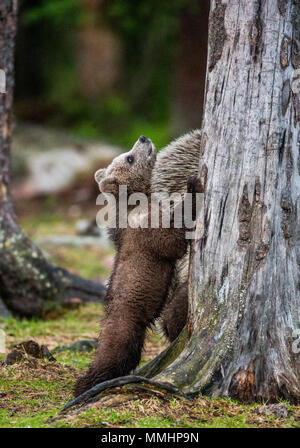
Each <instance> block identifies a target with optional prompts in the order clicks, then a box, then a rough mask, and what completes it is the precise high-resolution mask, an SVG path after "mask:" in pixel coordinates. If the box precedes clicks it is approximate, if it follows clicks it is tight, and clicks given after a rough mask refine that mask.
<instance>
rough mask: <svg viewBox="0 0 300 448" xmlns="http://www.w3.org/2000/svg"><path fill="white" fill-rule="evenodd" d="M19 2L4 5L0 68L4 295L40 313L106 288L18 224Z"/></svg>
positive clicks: (99, 295)
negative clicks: (14, 151) (61, 264)
mask: <svg viewBox="0 0 300 448" xmlns="http://www.w3.org/2000/svg"><path fill="white" fill-rule="evenodd" d="M16 23H17V1H16V0H2V1H1V4H0V68H1V69H2V70H4V71H5V73H6V93H0V298H1V299H0V300H1V302H2V306H1V309H2V310H4V311H3V312H2V314H3V313H5V307H3V303H4V304H5V305H6V307H7V308H8V309H10V310H12V311H15V312H17V313H19V314H21V315H27V316H32V315H42V314H43V312H44V311H45V309H47V308H48V307H49V305H50V304H51V303H60V304H64V303H65V302H67V301H68V299H69V298H71V297H77V298H80V299H82V300H84V301H87V300H99V299H103V297H104V294H105V288H104V287H103V286H102V285H99V284H97V283H95V282H89V281H87V280H83V279H80V278H79V277H77V276H75V275H72V274H69V273H68V272H67V271H65V270H64V269H60V268H57V267H55V266H52V265H51V264H50V263H49V262H48V261H47V260H46V259H45V258H44V257H43V255H42V253H41V252H40V250H39V249H38V248H37V247H35V245H34V244H33V243H32V242H31V241H30V240H29V239H28V238H27V237H26V236H25V235H24V233H23V232H22V231H21V229H20V228H19V226H18V224H17V220H16V217H15V214H14V210H13V206H12V202H11V197H10V158H9V154H10V142H11V122H12V103H13V85H14V59H13V53H14V41H15V35H16Z"/></svg>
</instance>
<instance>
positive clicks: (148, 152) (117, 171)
mask: <svg viewBox="0 0 300 448" xmlns="http://www.w3.org/2000/svg"><path fill="white" fill-rule="evenodd" d="M155 161H156V150H155V146H154V145H153V143H152V142H151V140H149V139H148V138H146V137H144V136H143V135H141V136H140V138H139V139H138V141H137V142H136V143H135V145H134V146H133V148H132V149H131V150H130V151H128V152H126V153H123V154H121V155H119V156H118V157H115V158H114V160H113V161H112V162H111V164H110V165H109V166H108V167H107V168H102V169H100V170H98V171H97V172H96V173H95V180H96V182H97V183H98V185H99V189H100V191H101V192H102V193H112V194H114V195H117V194H118V191H119V185H126V186H127V192H128V194H131V193H148V192H149V190H150V182H151V172H152V169H153V167H154V164H155Z"/></svg>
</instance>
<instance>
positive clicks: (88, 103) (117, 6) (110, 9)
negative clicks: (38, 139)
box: [16, 0, 199, 147]
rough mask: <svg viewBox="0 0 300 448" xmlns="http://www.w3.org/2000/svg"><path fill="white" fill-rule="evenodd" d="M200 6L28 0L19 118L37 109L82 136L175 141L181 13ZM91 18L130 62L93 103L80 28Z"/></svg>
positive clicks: (20, 50) (20, 52) (20, 55)
mask: <svg viewBox="0 0 300 448" xmlns="http://www.w3.org/2000/svg"><path fill="white" fill-rule="evenodd" d="M195 5H196V6H195ZM197 5H199V0H193V1H187V0H176V1H175V2H169V1H158V0H152V1H145V0H142V1H128V2H126V1H123V0H109V1H108V0H105V1H104V2H103V3H102V4H101V7H100V8H99V10H98V11H94V10H88V9H86V8H83V4H82V2H81V1H79V0H41V1H40V2H34V1H33V0H23V1H22V2H21V8H20V31H19V41H18V45H17V58H16V61H17V69H16V75H17V82H16V86H17V91H16V113H17V115H18V116H19V117H20V118H21V119H22V118H23V119H25V120H32V109H33V110H35V108H37V110H38V113H37V114H38V120H39V121H46V122H47V123H49V124H51V125H54V126H63V127H68V128H70V129H72V130H73V131H75V132H76V133H77V134H78V135H80V136H82V137H86V138H98V137H102V138H105V139H106V140H110V141H112V142H116V143H119V144H122V145H126V146H127V147H128V146H130V145H131V144H132V143H133V141H135V139H136V138H137V136H138V135H140V134H141V133H143V134H147V135H149V137H151V138H152V139H153V141H155V143H156V144H157V145H158V146H163V145H164V144H166V143H167V142H168V141H169V139H170V132H169V117H170V113H171V102H172V95H173V78H174V73H175V72H174V60H175V59H174V58H175V54H176V46H177V36H178V30H179V19H180V13H181V10H182V8H187V7H189V8H193V7H197ZM89 23H92V24H93V26H97V27H98V28H101V27H104V28H105V27H109V28H111V29H112V30H113V31H114V32H115V34H116V35H118V36H119V39H120V41H121V43H122V61H123V63H122V64H123V65H122V67H121V76H120V80H119V82H118V85H116V86H115V87H114V88H113V89H112V90H111V91H107V92H105V93H102V94H101V95H99V96H98V97H97V96H96V97H95V98H93V99H90V100H87V99H85V98H83V97H82V95H81V94H80V86H79V80H78V61H77V57H78V56H77V53H76V51H77V47H76V46H77V35H78V32H79V31H80V30H81V29H82V28H84V27H85V26H87V25H88V24H89ZM31 50H33V51H31ZM24 96H25V98H26V97H27V98H29V99H30V102H32V101H33V102H35V103H36V104H35V105H34V104H33V105H32V106H31V105H30V107H28V100H26V102H25V105H24V106H22V104H21V105H20V101H19V98H21V99H22V100H23V98H24ZM33 119H34V120H35V119H36V118H35V113H34V116H33Z"/></svg>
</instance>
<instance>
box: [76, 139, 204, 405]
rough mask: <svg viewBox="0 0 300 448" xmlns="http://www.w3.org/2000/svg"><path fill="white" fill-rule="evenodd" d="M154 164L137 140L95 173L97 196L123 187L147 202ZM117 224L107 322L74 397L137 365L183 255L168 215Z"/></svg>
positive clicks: (144, 142)
mask: <svg viewBox="0 0 300 448" xmlns="http://www.w3.org/2000/svg"><path fill="white" fill-rule="evenodd" d="M155 160H156V151H155V147H154V145H153V144H152V142H151V141H150V140H149V139H147V138H145V137H144V136H141V137H140V138H139V140H138V141H137V142H136V144H135V145H134V147H133V148H132V150H131V151H129V152H127V153H125V154H121V155H120V156H118V157H116V158H115V159H114V160H113V162H112V163H111V165H110V166H109V167H108V168H106V169H102V170H99V171H97V173H96V174H95V179H96V181H97V182H98V184H99V188H100V191H101V192H102V193H104V194H105V193H112V194H113V195H114V196H115V197H117V196H118V191H119V185H126V186H127V194H128V195H130V194H132V193H136V192H139V193H144V194H145V195H146V196H147V197H148V199H149V201H148V203H151V201H150V196H151V172H152V169H153V167H154V164H155ZM195 189H198V191H200V190H199V183H198V184H197V181H196V180H194V181H192V182H190V183H189V191H190V192H193V193H195ZM194 196H195V195H194ZM130 210H131V209H130V207H128V211H129V212H130ZM150 212H151V205H149V206H147V212H146V219H147V220H150V218H149V217H150ZM118 222H119V221H118V213H117V227H116V228H115V229H113V231H112V237H113V239H114V241H115V244H116V249H117V253H116V256H115V260H114V267H113V271H112V274H111V277H110V280H109V285H108V289H107V317H106V320H105V322H104V326H103V329H102V331H101V334H100V336H99V341H98V348H97V351H96V355H95V358H94V361H93V363H92V364H91V366H90V367H89V369H88V371H87V372H86V374H85V375H84V376H82V377H81V378H79V379H78V381H77V383H76V386H75V395H76V396H77V395H80V394H82V393H83V392H85V391H86V390H88V389H90V388H91V387H93V386H95V385H96V384H98V383H101V382H103V381H106V380H109V379H112V378H116V377H120V376H123V375H126V374H128V373H130V371H131V370H133V369H134V368H135V367H136V366H137V365H138V363H139V361H140V358H141V352H142V348H143V345H144V339H145V333H146V330H147V328H148V327H149V326H150V325H151V324H152V323H153V322H154V321H155V319H157V318H158V317H159V315H160V314H161V311H162V309H163V307H164V305H165V301H166V297H167V294H168V290H169V287H170V284H171V281H172V276H173V274H174V269H175V263H176V261H177V260H179V259H180V258H182V257H183V256H184V255H185V253H186V250H187V240H186V239H185V231H186V229H185V228H184V226H182V228H175V226H174V216H172V215H171V225H170V228H162V226H161V225H160V226H159V228H151V226H150V225H149V226H148V228H143V226H140V227H137V228H132V226H131V227H130V226H127V228H120V227H118Z"/></svg>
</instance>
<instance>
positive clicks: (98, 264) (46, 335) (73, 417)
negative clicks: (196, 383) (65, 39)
mask: <svg viewBox="0 0 300 448" xmlns="http://www.w3.org/2000/svg"><path fill="white" fill-rule="evenodd" d="M49 207H50V205H49V204H48V205H46V206H45V207H44V208H43V207H42V208H39V212H38V213H37V210H36V209H34V210H32V213H30V212H29V211H28V210H26V214H25V215H23V213H19V215H20V221H21V225H22V227H23V228H24V229H25V230H26V232H27V233H28V234H29V236H30V237H31V238H33V239H34V238H37V237H41V236H44V235H47V234H56V235H58V234H59V235H66V234H68V235H70V234H75V232H74V227H75V222H76V220H77V219H79V218H80V216H79V215H80V210H77V212H76V213H74V209H73V210H71V212H70V210H67V211H66V210H65V209H64V210H60V211H58V212H56V213H55V214H52V215H51V218H49V216H50V215H49ZM50 209H51V207H50ZM75 215H76V216H75ZM46 251H47V253H48V255H49V257H50V258H51V259H52V260H54V261H55V262H56V263H58V264H60V265H61V266H63V267H67V268H68V269H70V270H72V271H73V272H76V273H78V274H80V275H82V276H84V277H86V278H91V279H95V278H96V279H98V280H100V281H104V280H105V278H107V276H108V274H109V270H110V268H111V265H112V258H113V252H112V250H111V249H107V248H106V249H100V248H93V247H89V248H74V247H69V248H65V247H64V248H61V247H51V248H46ZM103 317H104V308H103V306H102V305H100V304H95V303H91V304H88V305H85V306H79V307H78V308H75V309H53V310H49V312H48V313H47V315H46V316H45V319H43V320H37V319H32V320H28V319H22V320H20V319H17V318H14V317H10V318H9V319H6V320H5V321H2V322H1V324H0V328H1V329H3V330H4V331H5V334H6V354H7V353H8V352H9V351H10V350H11V349H12V348H13V346H14V345H15V344H17V343H19V342H21V341H26V340H34V341H36V342H38V343H39V344H45V345H47V347H48V349H49V350H50V351H51V352H53V354H54V357H55V359H56V361H47V360H41V359H36V358H33V357H31V356H29V355H28V356H25V358H24V359H23V360H22V361H20V362H17V363H15V364H13V365H9V366H6V367H4V366H0V428H6V427H16V428H20V427H22V428H24V427H34V428H40V427H43V428H44V427H98V428H99V427H108V428H111V427H143V428H198V427H201V428H202V427H205V428H211V427H213V428H215V427H216V428H224V427H226V428H242V427H275V428H280V427H285V428H287V427H300V406H292V405H290V404H289V403H286V402H285V403H284V404H285V406H286V409H287V410H288V417H287V418H280V417H278V416H276V415H275V416H274V415H266V413H264V412H261V411H260V410H259V409H260V407H261V406H262V404H261V403H260V404H258V403H257V404H249V405H245V404H240V403H238V402H236V401H233V400H229V399H210V398H207V397H204V396H199V397H198V398H196V399H194V400H193V401H188V400H186V399H184V398H174V397H170V396H157V395H153V394H150V393H148V392H143V391H138V392H137V391H134V390H132V391H131V390H129V389H127V390H126V392H124V391H120V390H115V391H113V392H110V393H106V394H105V395H103V396H100V398H99V400H98V401H97V402H95V403H92V404H89V405H87V406H85V407H82V408H80V409H76V410H70V411H69V412H68V413H61V412H60V410H61V408H62V407H63V406H64V405H65V404H66V403H67V402H68V401H69V400H71V399H72V387H73V385H74V381H75V378H76V377H78V376H79V375H81V374H82V373H83V371H84V370H85V369H86V368H87V366H88V364H89V362H90V360H91V358H92V356H93V351H79V350H74V349H72V350H70V349H68V348H67V347H68V346H70V345H71V344H73V343H74V342H76V341H80V340H87V339H88V340H91V339H95V338H96V337H97V334H98V331H99V322H100V326H101V320H102V319H103ZM57 347H60V351H55V349H56V348H57ZM165 347H166V341H165V340H164V339H163V337H162V335H161V334H160V333H159V332H155V331H151V332H149V334H148V337H147V342H146V346H145V350H144V353H143V358H142V362H145V361H147V360H149V359H152V358H153V357H154V356H155V355H156V354H158V353H159V352H160V351H161V350H163V349H164V348H165ZM6 354H2V355H0V360H1V359H3V358H4V357H5V356H6Z"/></svg>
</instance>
